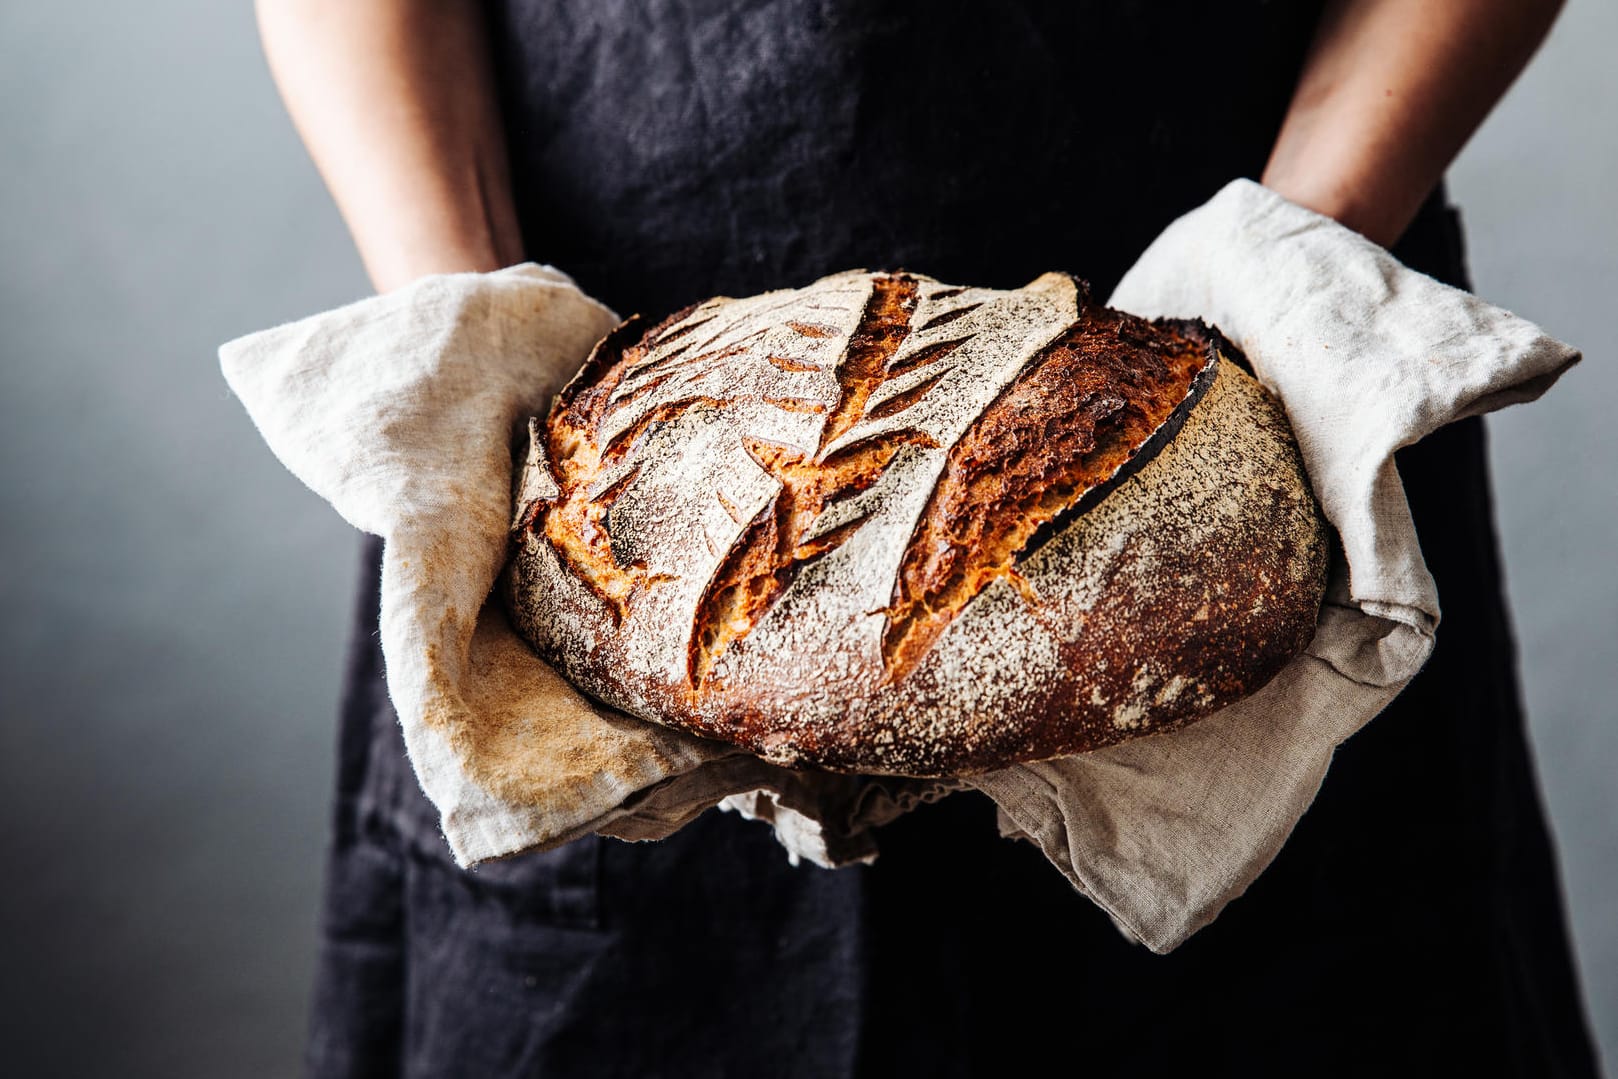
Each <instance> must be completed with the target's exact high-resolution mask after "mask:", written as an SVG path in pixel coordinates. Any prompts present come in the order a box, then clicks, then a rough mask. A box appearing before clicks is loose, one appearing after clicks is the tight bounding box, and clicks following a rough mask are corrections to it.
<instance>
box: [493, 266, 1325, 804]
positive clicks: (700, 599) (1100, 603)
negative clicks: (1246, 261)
mask: <svg viewBox="0 0 1618 1079" xmlns="http://www.w3.org/2000/svg"><path fill="white" fill-rule="evenodd" d="M1222 344H1223V342H1222V339H1221V338H1219V337H1218V335H1217V332H1216V331H1212V330H1209V329H1208V328H1207V327H1203V326H1201V325H1200V324H1197V323H1191V322H1169V321H1164V320H1159V321H1157V322H1147V321H1145V320H1142V319H1139V318H1136V317H1134V316H1130V315H1126V314H1122V313H1120V312H1115V311H1111V310H1109V309H1107V308H1104V307H1101V306H1099V305H1096V304H1092V303H1091V302H1090V300H1089V297H1088V291H1087V289H1086V287H1085V286H1084V284H1083V283H1082V282H1080V281H1078V280H1077V279H1076V278H1072V277H1071V276H1070V275H1066V274H1057V273H1049V274H1044V275H1041V276H1040V277H1039V278H1036V279H1035V280H1034V281H1032V282H1030V283H1029V284H1028V285H1026V286H1024V287H1023V288H1021V289H1015V290H993V289H981V288H967V287H956V286H950V285H944V284H943V283H941V282H938V281H936V280H934V279H932V278H929V277H926V276H925V275H922V274H916V273H912V272H907V271H895V272H890V273H871V272H867V271H847V272H845V273H841V274H834V275H829V276H828V277H825V278H822V279H820V280H818V281H816V282H814V283H813V284H812V285H810V286H806V287H805V288H802V289H796V290H790V289H785V290H777V291H775V292H769V293H761V294H759V295H758V296H753V297H745V298H742V299H731V298H728V297H715V298H713V299H710V300H707V301H704V302H702V303H699V304H693V305H691V306H689V307H687V308H685V309H682V310H681V311H678V312H675V313H674V314H672V315H670V316H669V317H667V318H665V319H662V320H661V321H659V322H657V323H656V324H654V325H649V324H648V322H647V320H645V319H642V318H640V317H639V316H635V317H632V318H631V319H629V320H626V321H625V323H623V324H621V325H620V326H619V327H618V328H617V329H615V330H614V331H613V332H612V333H611V334H609V335H607V337H606V338H604V339H603V340H602V342H600V343H599V344H598V345H597V347H596V349H595V350H593V351H592V354H591V356H590V358H589V360H588V361H587V363H586V365H585V367H584V369H583V370H581V372H580V374H579V375H578V376H577V377H575V379H574V380H573V381H572V382H570V383H569V384H568V386H567V387H565V388H564V390H563V392H562V393H561V394H560V395H559V396H558V399H557V401H556V403H555V404H554V405H553V408H552V410H551V414H550V417H549V420H548V422H547V423H544V424H540V423H538V422H537V421H536V422H535V423H534V424H532V425H531V428H530V429H531V433H532V438H531V443H532V444H531V448H530V452H529V455H528V460H527V463H526V465H525V466H523V467H524V468H525V470H526V471H524V472H522V473H520V475H519V481H520V482H519V484H518V488H517V489H518V490H519V491H520V492H524V493H523V495H522V497H521V498H520V499H519V505H518V507H517V513H516V515H515V517H514V525H513V529H514V531H513V538H514V543H515V556H514V559H513V561H512V563H511V565H510V567H509V569H508V573H507V574H506V575H505V577H504V578H503V585H502V588H503V591H504V595H505V597H506V601H507V604H508V609H509V610H510V611H511V612H512V615H513V622H514V624H515V625H516V626H517V628H518V630H519V632H521V633H522V634H523V635H524V636H525V637H527V638H528V639H529V640H530V641H531V642H532V643H533V644H534V645H535V647H536V648H537V649H539V651H540V653H541V654H542V655H543V656H544V657H545V658H547V659H548V660H550V661H551V662H552V663H554V664H556V665H557V666H558V668H559V669H560V670H562V672H563V673H564V674H565V675H566V676H567V677H569V678H570V679H572V680H573V681H574V682H575V684H578V685H579V686H581V688H584V689H585V690H586V691H587V692H591V693H593V694H594V695H596V696H598V697H600V698H601V699H602V700H604V701H606V702H607V703H609V704H611V705H612V706H614V707H617V708H620V709H623V710H626V711H629V712H631V713H633V714H635V715H638V716H640V717H642V718H645V719H651V720H655V721H658V722H663V723H666V724H669V725H672V726H677V727H682V728H684V729H687V730H691V731H693V732H695V733H698V734H703V735H707V736H710V737H718V738H723V739H727V740H730V741H732V742H735V743H736V744H738V745H741V746H743V747H744V748H747V749H749V750H751V751H753V752H755V753H758V754H760V755H762V756H764V757H765V758H766V759H769V760H772V761H775V762H777V763H783V764H791V765H810V764H812V765H818V766H821V767H827V768H832V769H836V770H848V771H867V772H883V773H890V774H903V775H929V776H933V775H961V774H968V773H970V772H972V771H981V770H984V769H987V768H992V767H999V766H1002V765H1004V764H1007V763H1012V762H1015V761H1027V760H1037V759H1042V758H1043V757H1047V756H1051V755H1055V754H1058V753H1070V752H1080V751H1083V750H1085V749H1089V748H1095V747H1097V746H1100V745H1105V744H1108V743H1110V742H1113V741H1118V740H1120V739H1122V738H1126V737H1134V736H1137V735H1139V734H1147V733H1153V732H1155V731H1157V730H1164V729H1169V728H1170V727H1171V726H1174V725H1177V724H1179V723H1183V722H1188V721H1189V720H1190V719H1192V718H1196V717H1197V716H1200V715H1204V714H1207V713H1208V712H1211V711H1213V710H1216V709H1217V708H1218V707H1222V706H1223V705H1224V704H1226V703H1229V702H1230V701H1231V700H1234V699H1236V698H1238V697H1240V696H1244V695H1246V694H1247V693H1250V692H1252V691H1253V690H1255V689H1257V688H1258V687H1259V686H1260V685H1262V684H1263V682H1264V681H1266V680H1268V678H1269V677H1270V676H1271V675H1273V674H1274V673H1275V671H1276V670H1278V669H1279V667H1280V666H1281V665H1283V664H1284V663H1285V662H1286V661H1287V660H1289V659H1290V658H1291V656H1292V655H1294V654H1296V652H1297V651H1298V650H1300V649H1301V648H1302V647H1303V646H1304V645H1305V644H1306V643H1307V640H1308V634H1309V631H1310V630H1311V629H1312V627H1313V624H1314V618H1315V613H1316V611H1317V610H1318V606H1319V602H1320V594H1321V591H1322V590H1323V587H1324V550H1325V545H1324V538H1323V537H1324V534H1325V533H1324V526H1323V524H1322V522H1321V519H1320V516H1319V510H1318V507H1317V506H1315V504H1314V502H1313V498H1312V494H1311V493H1310V492H1309V490H1308V484H1307V479H1306V477H1304V476H1303V474H1302V466H1301V462H1300V461H1299V460H1298V457H1297V451H1296V446H1295V444H1294V443H1293V442H1292V440H1291V434H1290V430H1288V429H1287V427H1286V424H1285V419H1284V416H1283V415H1282V414H1281V413H1280V412H1279V410H1278V409H1276V407H1275V405H1274V403H1273V401H1271V400H1270V399H1268V397H1267V396H1266V395H1265V393H1264V391H1263V390H1262V388H1261V387H1259V386H1258V384H1257V383H1256V382H1254V381H1253V380H1252V379H1251V378H1250V377H1248V376H1247V375H1246V374H1243V373H1242V372H1241V371H1239V370H1237V367H1236V365H1235V364H1233V363H1227V362H1223V361H1222V360H1221V359H1220V355H1221V347H1222ZM1226 351H1227V353H1228V351H1229V350H1228V349H1227V350H1226ZM1216 376H1217V377H1216ZM1210 386H1212V387H1215V391H1216V392H1212V393H1211V394H1210V395H1209V396H1208V402H1209V403H1207V404H1204V395H1205V392H1207V391H1208V387H1210ZM1182 427H1183V428H1184V431H1185V432H1187V433H1186V434H1185V435H1184V436H1182ZM1181 442H1184V443H1185V445H1184V447H1183V449H1176V451H1175V452H1174V453H1169V454H1168V456H1167V458H1166V460H1168V461H1169V463H1163V462H1162V461H1159V460H1158V457H1159V456H1161V455H1163V454H1165V453H1167V448H1172V447H1180V445H1181ZM1176 469H1179V470H1182V471H1175V470H1176ZM1186 469H1189V471H1183V470H1186ZM1226 474H1228V475H1229V476H1230V477H1231V479H1230V480H1229V481H1227V479H1226V478H1225V476H1226ZM1227 483H1234V484H1236V485H1237V490H1236V491H1228V490H1224V489H1223V488H1224V487H1225V486H1226V485H1227ZM1241 485H1246V489H1247V490H1248V491H1249V492H1254V491H1258V490H1262V491H1264V492H1265V497H1264V499H1262V500H1260V502H1258V503H1255V504H1253V505H1251V506H1248V505H1246V504H1245V503H1244V502H1243V501H1242V499H1243V498H1247V497H1250V495H1243V494H1240V493H1238V492H1239V491H1240V490H1241ZM1158 489H1161V490H1163V491H1165V492H1171V493H1172V494H1171V497H1173V498H1175V499H1178V500H1180V501H1179V502H1176V503H1172V504H1169V503H1161V502H1155V501H1153V494H1152V492H1154V491H1156V490H1158ZM1233 498H1234V499H1235V500H1234V501H1233ZM1181 503H1183V505H1182V504H1181ZM1126 504H1127V505H1130V506H1137V505H1138V506H1140V507H1141V510H1140V511H1139V512H1140V513H1149V514H1155V515H1156V517H1155V518H1154V519H1161V520H1163V521H1168V522H1173V528H1172V529H1170V530H1169V531H1167V532H1159V533H1153V532H1150V531H1142V530H1141V529H1140V528H1138V527H1137V526H1136V523H1135V521H1134V518H1133V517H1132V516H1130V515H1125V516H1119V515H1118V513H1116V512H1114V510H1115V509H1116V507H1118V506H1123V505H1126ZM1181 533H1183V534H1184V536H1186V537H1190V536H1193V535H1195V536H1198V537H1202V538H1199V539H1198V540H1197V541H1196V544H1195V547H1194V549H1191V548H1188V549H1184V550H1181V549H1178V548H1176V547H1174V546H1173V544H1174V542H1175V540H1174V536H1175V535H1178V534H1181ZM1077 536H1085V537H1088V538H1087V539H1086V541H1085V545H1081V546H1078V547H1075V546H1074V537H1077ZM1238 540H1239V542H1238ZM1255 541H1256V542H1258V543H1260V544H1268V546H1266V547H1263V548H1252V545H1253V544H1254V543H1255ZM1187 542H1188V543H1189V542H1190V541H1189V539H1188V540H1187ZM1119 544H1122V546H1119ZM1250 548H1251V549H1250ZM1215 552H1218V553H1217V554H1216V553H1215ZM1210 558H1212V562H1211V563H1210V562H1209V561H1208V560H1209V559H1210ZM1069 565H1070V566H1072V567H1073V569H1072V571H1071V572H1068V571H1066V570H1064V568H1063V567H1064V566H1069ZM1154 566H1155V567H1158V568H1157V569H1155V570H1154V569H1153V567H1154ZM1242 567H1249V568H1250V569H1249V570H1248V572H1249V575H1250V576H1252V578H1253V580H1252V581H1251V582H1248V581H1244V580H1242V579H1241V574H1242V573H1243V572H1244V570H1243V568H1242ZM1126 572H1127V574H1130V575H1133V576H1130V577H1128V580H1129V582H1130V583H1129V584H1128V585H1127V587H1125V585H1124V582H1125V580H1126V578H1125V577H1124V576H1119V574H1124V573H1126ZM1155 573H1160V574H1162V575H1163V577H1162V579H1161V580H1159V579H1158V578H1157V577H1155V576H1154V574H1155ZM1170 577H1172V578H1173V580H1169V578H1170ZM1120 589H1123V590H1122V591H1120ZM1255 589H1256V590H1257V591H1253V590H1255ZM1249 591H1252V594H1253V597H1254V599H1253V602H1254V603H1256V604H1257V606H1255V607H1254V608H1253V609H1252V610H1244V609H1243V607H1242V604H1243V602H1245V601H1244V600H1243V599H1242V597H1243V596H1244V595H1247V594H1248V592H1249ZM1187 596H1188V597H1193V599H1194V600H1195V602H1193V603H1192V604H1191V607H1188V608H1186V609H1185V610H1184V611H1182V610H1181V606H1180V597H1187ZM1196 603H1201V604H1202V608H1203V609H1206V610H1212V611H1214V612H1216V614H1215V615H1213V616H1208V615H1206V614H1205V613H1204V611H1203V610H1202V609H1198V610H1197V611H1196V612H1195V613H1193V608H1195V607H1196ZM1103 612H1105V614H1104V615H1103ZM1134 612H1138V613H1139V619H1147V618H1155V619H1158V620H1161V619H1164V618H1167V619H1170V620H1173V619H1181V620H1183V621H1184V625H1180V624H1177V623H1175V624H1169V623H1164V624H1163V625H1162V627H1161V629H1162V632H1160V633H1156V634H1155V635H1154V633H1153V632H1152V631H1151V630H1150V628H1149V627H1145V626H1141V625H1136V624H1135V620H1138V619H1137V618H1136V614H1135V613H1134ZM1210 622H1217V623H1218V624H1208V623H1210ZM1154 642H1155V643H1154ZM1092 661H1094V662H1100V663H1101V664H1102V666H1100V667H1093V662H1092ZM1120 664H1122V666H1120ZM1165 665H1166V666H1165ZM1159 668H1161V669H1162V670H1161V671H1160V670H1159ZM1169 668H1173V670H1169ZM1162 671H1168V673H1167V674H1162ZM1176 672H1178V673H1176ZM1160 674H1161V675H1162V676H1161V677H1160ZM1165 679H1166V680H1165ZM1143 687H1144V688H1143Z"/></svg>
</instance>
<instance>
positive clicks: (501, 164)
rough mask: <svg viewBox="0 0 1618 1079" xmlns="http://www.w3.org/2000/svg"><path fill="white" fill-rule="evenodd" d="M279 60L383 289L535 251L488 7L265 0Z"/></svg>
mask: <svg viewBox="0 0 1618 1079" xmlns="http://www.w3.org/2000/svg"><path fill="white" fill-rule="evenodd" d="M257 11H258V20H259V32H260V34H261V36H262V37H263V41H264V51H265V54H266V56H267V57H268V59H269V62H270V70H271V73H272V74H273V76H274V78H275V81H276V85H277V87H278V88H279V89H280V91H281V96H282V98H283V99H284V100H285V102H286V106H287V110H288V112H290V113H291V115H292V121H293V123H294V124H295V125H296V126H297V129H298V133H299V135H301V136H302V138H303V141H304V144H305V145H306V146H307V147H308V149H309V153H310V156H311V157H313V158H314V161H315V165H316V167H317V168H318V169H319V170H320V174H321V176H322V178H323V179H324V180H325V182H326V186H327V187H328V188H329V189H330V190H331V193H332V196H333V198H334V199H335V200H336V202H337V208H338V210H339V212H341V213H342V215H343V219H344V221H346V222H347V224H348V227H349V231H350V232H351V233H352V234H353V237H354V243H355V245H356V246H357V247H358V248H359V252H360V257H361V258H362V259H363V260H364V262H365V268H366V271H367V272H368V273H369V274H370V276H371V280H372V283H373V284H375V286H376V288H377V289H378V291H383V292H385V291H387V290H389V289H392V288H396V287H398V286H399V285H402V284H404V283H406V282H408V281H411V280H413V279H415V278H417V277H420V276H422V275H424V274H429V273H447V272H455V271H462V270H493V269H498V268H500V267H502V266H509V265H511V264H513V263H516V262H521V261H522V259H523V251H522V241H521V236H520V233H519V230H518V227H517V218H516V213H515V210H514V209H513V206H512V200H511V186H510V180H509V177H508V173H507V166H506V151H505V141H504V135H503V132H502V130H501V126H500V117H499V109H498V105H497V102H496V99H495V93H494V82H493V75H492V71H491V67H490V61H489V54H488V47H487V42H486V40H485V31H484V26H483V16H482V12H481V9H480V8H479V7H478V5H477V4H476V3H473V2H471V0H335V2H330V0H328V2H321V0H258V3H257Z"/></svg>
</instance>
